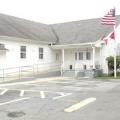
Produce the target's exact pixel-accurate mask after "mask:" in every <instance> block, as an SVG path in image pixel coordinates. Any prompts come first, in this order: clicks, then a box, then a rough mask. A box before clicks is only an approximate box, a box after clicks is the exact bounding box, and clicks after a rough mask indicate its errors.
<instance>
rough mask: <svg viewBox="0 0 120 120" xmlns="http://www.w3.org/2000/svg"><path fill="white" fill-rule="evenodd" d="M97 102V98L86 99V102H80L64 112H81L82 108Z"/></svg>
mask: <svg viewBox="0 0 120 120" xmlns="http://www.w3.org/2000/svg"><path fill="white" fill-rule="evenodd" d="M95 100H96V98H88V99H85V100H83V101H81V102H79V103H77V104H74V105H72V106H70V107H68V108H66V109H65V110H64V111H65V112H74V111H76V110H79V109H80V108H82V107H84V106H86V105H88V104H90V103H92V102H94V101H95Z"/></svg>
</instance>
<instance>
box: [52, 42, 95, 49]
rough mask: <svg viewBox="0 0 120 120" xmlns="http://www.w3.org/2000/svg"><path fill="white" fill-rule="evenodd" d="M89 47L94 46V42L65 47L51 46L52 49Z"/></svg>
mask: <svg viewBox="0 0 120 120" xmlns="http://www.w3.org/2000/svg"><path fill="white" fill-rule="evenodd" d="M91 45H95V42H90V43H78V44H67V45H52V46H51V48H52V49H63V48H79V47H80V46H83V47H85V46H86V47H88V46H91Z"/></svg>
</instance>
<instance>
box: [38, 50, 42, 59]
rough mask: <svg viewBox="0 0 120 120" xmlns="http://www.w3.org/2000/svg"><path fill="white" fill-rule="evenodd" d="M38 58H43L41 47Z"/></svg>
mask: <svg viewBox="0 0 120 120" xmlns="http://www.w3.org/2000/svg"><path fill="white" fill-rule="evenodd" d="M39 59H43V48H39Z"/></svg>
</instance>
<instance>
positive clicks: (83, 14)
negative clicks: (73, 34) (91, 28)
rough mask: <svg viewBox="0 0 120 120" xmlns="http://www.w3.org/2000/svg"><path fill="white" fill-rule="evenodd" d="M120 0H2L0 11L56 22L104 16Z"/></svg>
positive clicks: (118, 10) (117, 9) (50, 22)
mask: <svg viewBox="0 0 120 120" xmlns="http://www.w3.org/2000/svg"><path fill="white" fill-rule="evenodd" d="M113 7H115V8H116V14H118V15H120V0H0V13H2V14H7V15H12V16H16V17H20V18H25V19H28V20H32V21H36V22H40V23H45V24H55V23H63V22H69V21H78V20H83V19H91V18H100V17H103V16H104V15H105V14H106V13H107V12H108V11H109V10H110V9H111V8H113Z"/></svg>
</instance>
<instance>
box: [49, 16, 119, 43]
mask: <svg viewBox="0 0 120 120" xmlns="http://www.w3.org/2000/svg"><path fill="white" fill-rule="evenodd" d="M116 19H117V20H116V21H117V24H120V15H119V16H116ZM51 26H52V27H53V29H54V31H55V32H56V34H57V36H58V38H59V42H58V43H57V44H76V43H88V42H95V41H97V40H99V39H100V38H102V37H103V36H106V35H108V34H109V33H110V32H111V31H112V30H113V28H112V27H110V26H105V25H101V19H100V18H97V19H88V20H81V21H74V22H67V23H61V24H54V25H51Z"/></svg>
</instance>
